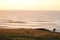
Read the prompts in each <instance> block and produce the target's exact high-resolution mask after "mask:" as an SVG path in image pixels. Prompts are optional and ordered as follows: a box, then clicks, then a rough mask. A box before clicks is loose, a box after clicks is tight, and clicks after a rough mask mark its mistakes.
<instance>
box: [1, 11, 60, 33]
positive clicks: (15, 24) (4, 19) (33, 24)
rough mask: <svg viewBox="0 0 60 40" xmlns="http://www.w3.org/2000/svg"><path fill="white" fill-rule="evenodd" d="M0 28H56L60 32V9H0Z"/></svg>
mask: <svg viewBox="0 0 60 40" xmlns="http://www.w3.org/2000/svg"><path fill="white" fill-rule="evenodd" d="M0 28H46V29H49V30H51V31H52V30H53V28H56V31H57V32H60V11H0Z"/></svg>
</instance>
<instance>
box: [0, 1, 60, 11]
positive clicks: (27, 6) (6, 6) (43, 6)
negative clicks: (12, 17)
mask: <svg viewBox="0 0 60 40" xmlns="http://www.w3.org/2000/svg"><path fill="white" fill-rule="evenodd" d="M0 10H60V0H0Z"/></svg>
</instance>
